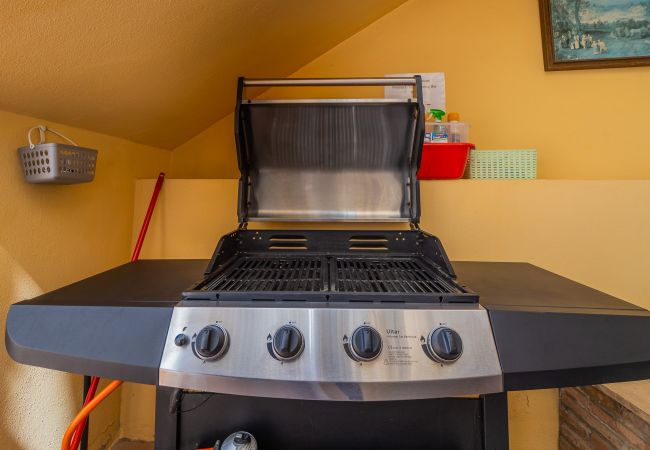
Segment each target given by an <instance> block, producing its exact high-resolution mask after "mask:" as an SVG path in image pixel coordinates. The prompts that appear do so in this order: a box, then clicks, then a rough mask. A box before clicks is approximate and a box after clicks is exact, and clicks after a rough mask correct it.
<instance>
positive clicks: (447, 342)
mask: <svg viewBox="0 0 650 450" xmlns="http://www.w3.org/2000/svg"><path fill="white" fill-rule="evenodd" d="M427 349H428V350H429V353H430V355H429V356H431V357H432V359H434V360H435V361H438V362H441V363H451V362H454V361H456V360H457V359H458V358H460V355H461V354H462V353H463V340H462V339H461V338H460V335H459V334H458V333H456V332H455V331H454V330H452V329H451V328H448V327H439V328H436V329H435V330H433V331H431V333H429V337H428V339H427Z"/></svg>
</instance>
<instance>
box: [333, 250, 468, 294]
mask: <svg viewBox="0 0 650 450" xmlns="http://www.w3.org/2000/svg"><path fill="white" fill-rule="evenodd" d="M334 264H335V265H336V290H337V291H339V292H364V293H367V292H373V293H374V292H398V293H404V294H443V293H444V294H449V293H459V292H462V291H460V290H459V289H458V288H457V287H455V286H453V285H451V284H450V283H448V282H447V281H446V280H444V279H443V278H442V277H440V276H437V275H436V274H435V273H433V271H432V270H431V269H429V268H427V267H425V266H424V265H423V264H422V263H421V262H420V261H419V260H418V259H415V258H390V259H367V258H365V259H362V258H336V260H335V261H334Z"/></svg>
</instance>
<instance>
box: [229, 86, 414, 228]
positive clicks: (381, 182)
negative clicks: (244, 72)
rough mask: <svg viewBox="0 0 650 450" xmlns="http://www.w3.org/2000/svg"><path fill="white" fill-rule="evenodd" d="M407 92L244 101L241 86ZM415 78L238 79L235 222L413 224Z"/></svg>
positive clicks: (242, 87)
mask: <svg viewBox="0 0 650 450" xmlns="http://www.w3.org/2000/svg"><path fill="white" fill-rule="evenodd" d="M348 85H349V86H367V85H380V86H381V85H412V86H413V87H414V88H415V92H416V99H409V100H395V99H318V100H246V99H244V98H243V95H244V88H245V87H250V86H348ZM421 92H422V88H421V82H420V78H419V77H413V78H367V79H284V80H246V79H243V78H241V79H240V80H239V88H238V96H237V110H236V120H235V138H236V143H237V153H238V158H239V170H240V172H241V178H240V184H239V208H238V215H239V221H240V222H248V221H361V222H390V221H411V222H418V221H419V216H420V201H419V186H418V182H417V177H416V173H417V169H418V168H419V165H420V156H421V148H422V137H423V135H422V133H423V125H424V114H422V111H423V106H422V95H421Z"/></svg>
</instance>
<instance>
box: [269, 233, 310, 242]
mask: <svg viewBox="0 0 650 450" xmlns="http://www.w3.org/2000/svg"><path fill="white" fill-rule="evenodd" d="M269 241H273V242H275V241H278V242H307V238H306V237H305V236H300V235H299V234H274V235H273V236H271V237H270V238H269Z"/></svg>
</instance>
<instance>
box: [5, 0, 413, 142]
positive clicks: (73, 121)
mask: <svg viewBox="0 0 650 450" xmlns="http://www.w3.org/2000/svg"><path fill="white" fill-rule="evenodd" d="M404 1H405V0H320V1H311V0H166V1H163V0H138V1H133V0H111V1H106V0H65V1H64V0H22V1H7V2H3V3H2V8H0V64H1V66H0V109H2V110H7V111H12V112H16V113H21V114H26V115H29V116H34V117H40V118H44V119H48V120H52V121H56V122H61V123H66V124H68V125H73V126H76V127H81V128H86V129H90V130H93V131H99V132H102V133H107V134H111V135H115V136H120V137H124V138H127V139H130V140H132V141H135V142H140V143H144V144H149V145H153V146H157V147H161V148H170V149H171V148H175V147H176V146H178V145H179V144H181V143H183V142H185V141H186V140H187V139H189V138H191V137H192V136H194V135H196V134H197V133H198V132H200V131H202V130H203V129H205V128H207V127H208V126H209V125H210V124H212V123H214V122H215V121H216V120H218V119H220V118H222V117H223V116H225V115H227V114H228V113H229V112H231V111H232V109H233V106H234V99H235V84H236V78H237V76H239V75H245V76H247V77H264V76H274V77H277V76H287V75H289V74H291V73H292V72H294V71H295V70H297V69H298V68H300V67H302V66H303V65H305V64H306V63H308V62H309V61H311V60H312V59H314V58H315V57H317V56H318V55H320V54H322V53H323V52H325V51H327V50H328V49H330V48H332V47H333V46H335V45H336V44H338V43H339V42H341V41H343V40H345V39H346V38H348V37H349V36H351V35H352V34H354V33H355V32H357V31H359V30H360V29H362V28H364V27H365V26H367V25H368V24H370V23H372V22H373V21H375V20H376V19H378V18H379V17H381V16H382V15H384V14H386V13H387V12H388V11H390V10H392V9H394V8H395V7H397V6H398V5H400V4H402V3H404ZM352 75H353V74H352Z"/></svg>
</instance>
